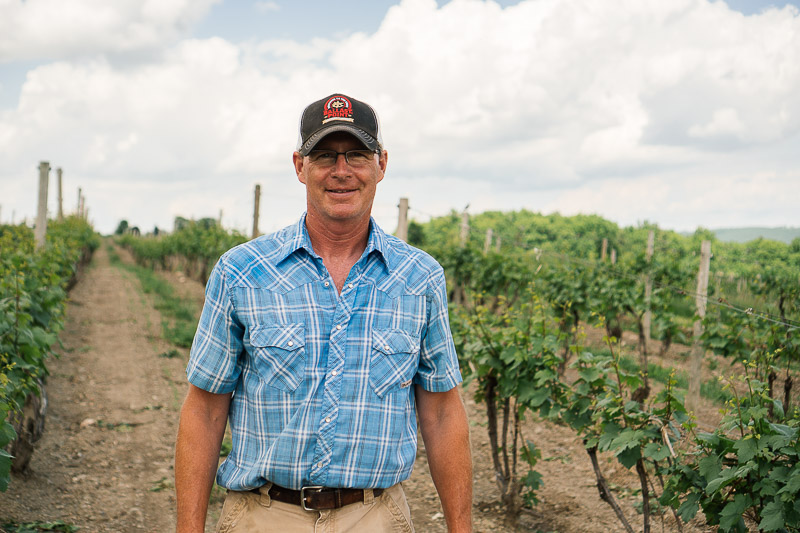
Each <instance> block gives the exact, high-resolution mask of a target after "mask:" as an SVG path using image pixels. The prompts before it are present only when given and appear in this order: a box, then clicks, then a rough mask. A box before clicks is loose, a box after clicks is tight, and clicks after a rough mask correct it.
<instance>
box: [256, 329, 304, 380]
mask: <svg viewBox="0 0 800 533" xmlns="http://www.w3.org/2000/svg"><path fill="white" fill-rule="evenodd" d="M250 344H251V346H252V347H253V365H254V366H255V368H256V371H257V372H258V374H259V375H260V376H261V379H263V380H264V381H265V382H266V383H267V385H270V386H272V387H275V388H278V389H281V390H285V391H288V392H292V391H294V390H295V389H296V388H297V387H298V386H299V385H300V383H301V382H302V381H303V377H304V374H305V370H306V350H305V345H306V330H305V326H304V325H303V324H277V325H272V326H255V327H253V328H252V329H251V330H250Z"/></svg>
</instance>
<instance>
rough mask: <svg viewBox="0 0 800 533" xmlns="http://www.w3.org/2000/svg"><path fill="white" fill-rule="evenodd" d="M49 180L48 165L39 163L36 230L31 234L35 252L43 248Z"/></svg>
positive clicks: (44, 162)
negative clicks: (34, 243)
mask: <svg viewBox="0 0 800 533" xmlns="http://www.w3.org/2000/svg"><path fill="white" fill-rule="evenodd" d="M49 178H50V163H48V162H47V161H42V162H41V163H39V206H38V209H37V210H36V230H35V231H34V234H33V236H34V241H35V242H36V249H37V250H38V249H40V248H42V247H43V246H44V242H45V236H46V235H47V185H48V181H49Z"/></svg>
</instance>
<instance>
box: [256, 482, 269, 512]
mask: <svg viewBox="0 0 800 533" xmlns="http://www.w3.org/2000/svg"><path fill="white" fill-rule="evenodd" d="M271 488H272V481H267V482H266V483H265V484H264V485H263V486H262V487H261V488H260V489H259V490H258V491H259V492H260V493H261V494H260V496H259V499H258V504H259V505H260V506H262V507H267V508H269V506H270V505H272V498H270V497H269V489H271Z"/></svg>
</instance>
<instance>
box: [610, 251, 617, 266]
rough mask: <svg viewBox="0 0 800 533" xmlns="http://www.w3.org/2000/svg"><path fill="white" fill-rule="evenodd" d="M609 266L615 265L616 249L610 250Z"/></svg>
mask: <svg viewBox="0 0 800 533" xmlns="http://www.w3.org/2000/svg"><path fill="white" fill-rule="evenodd" d="M611 264H612V265H616V264H617V249H616V248H612V249H611Z"/></svg>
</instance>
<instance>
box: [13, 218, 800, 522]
mask: <svg viewBox="0 0 800 533" xmlns="http://www.w3.org/2000/svg"><path fill="white" fill-rule="evenodd" d="M465 222H466V220H465V218H463V217H462V216H461V215H459V214H457V213H453V214H451V215H449V216H446V217H439V218H434V219H432V220H431V221H430V222H428V223H426V224H418V223H414V222H412V223H411V225H410V227H409V229H408V239H409V242H410V243H411V244H413V245H415V246H418V247H420V248H422V249H424V250H426V251H428V252H429V253H431V255H433V256H434V257H435V258H436V259H437V260H438V261H439V262H440V263H441V264H442V266H443V267H444V268H445V272H446V275H447V279H448V290H449V293H450V301H451V309H450V320H451V326H452V330H453V334H454V338H455V341H456V346H457V349H458V353H459V356H460V364H461V370H462V373H463V375H464V378H465V391H466V393H467V394H468V395H469V396H468V400H469V402H470V403H471V404H472V405H475V406H476V408H477V406H480V417H479V418H480V420H479V421H475V423H476V424H477V425H478V427H476V429H477V430H479V431H480V432H482V433H484V436H483V438H484V439H485V440H486V441H487V442H488V445H487V446H485V447H484V446H481V447H475V446H474V448H475V451H474V452H473V453H474V454H475V457H474V460H475V461H476V464H477V463H479V462H480V463H484V464H486V465H488V466H487V468H488V469H489V471H490V472H491V475H490V476H488V477H487V479H491V484H492V485H494V488H493V493H495V494H497V502H496V503H497V505H498V506H499V508H500V509H501V515H502V517H503V522H504V526H505V527H506V528H507V529H508V530H509V531H511V530H514V529H515V528H521V529H525V528H531V527H533V526H531V524H532V523H533V522H531V520H532V518H531V517H532V516H536V513H537V511H536V510H537V507H538V506H540V505H541V503H540V502H542V501H543V500H546V499H547V498H548V476H547V475H543V474H542V471H543V470H544V469H543V466H544V463H543V461H545V460H547V461H549V460H552V459H553V457H545V456H543V454H542V450H541V446H540V444H541V443H540V442H539V439H540V437H541V433H540V432H539V430H538V429H537V428H538V426H536V427H534V425H533V424H549V426H547V427H558V428H563V430H564V431H567V432H568V433H569V434H571V435H573V439H575V440H577V441H578V442H579V443H580V444H581V447H582V450H583V452H582V453H583V454H584V459H585V460H586V462H587V464H590V465H591V473H592V474H591V475H593V479H591V480H590V483H591V484H592V485H593V486H596V488H595V489H594V497H595V498H596V499H597V500H598V501H601V502H602V505H604V506H608V508H609V509H611V511H612V512H613V515H614V516H615V517H616V520H617V526H616V527H617V529H619V530H620V531H628V532H633V531H651V530H653V529H654V528H667V530H670V531H682V530H683V528H689V529H690V530H692V531H701V530H705V529H704V528H706V527H707V525H711V526H718V527H719V530H721V531H747V530H760V531H798V530H800V504H798V503H797V501H798V500H800V498H798V492H800V462H798V454H800V408H798V406H799V405H800V402H798V400H797V395H798V392H797V390H796V388H795V384H796V382H797V374H798V371H800V346H799V345H798V328H799V327H800V294H799V293H800V241H798V240H795V241H794V242H793V243H792V244H790V245H785V244H781V243H777V242H773V241H766V240H757V241H752V242H750V243H746V244H734V243H722V242H719V241H716V240H715V239H714V238H713V236H712V235H711V234H710V232H705V231H702V230H700V231H698V232H696V233H695V234H693V235H691V236H682V235H679V234H676V233H674V232H668V231H662V230H659V229H658V228H657V227H654V226H649V225H647V224H643V225H642V226H640V227H636V228H619V227H617V226H616V225H615V224H613V223H611V222H609V221H606V220H604V219H602V218H600V217H596V216H575V217H561V216H558V215H550V216H542V215H538V214H534V213H529V212H525V211H522V212H515V213H484V214H481V215H477V216H474V217H472V218H471V219H469V220H468V224H467V223H465ZM650 239H652V244H651V245H650V246H648V241H649V240H650ZM245 240H246V237H244V236H243V235H241V234H238V233H236V232H228V231H225V230H223V229H221V228H219V227H218V226H217V225H216V224H214V223H213V221H210V222H209V221H205V222H204V221H199V222H190V221H185V223H183V224H182V225H181V226H180V227H179V228H177V229H176V231H174V232H173V233H171V234H162V235H159V236H143V237H140V236H134V235H130V234H128V235H123V236H120V237H117V238H116V246H120V247H122V249H123V250H124V251H125V252H126V253H130V255H131V256H132V258H133V259H134V260H135V261H136V263H138V265H139V266H138V267H136V269H138V270H136V276H138V279H139V281H140V283H141V284H142V287H143V288H144V287H145V283H146V280H145V277H144V276H145V275H146V274H145V272H146V271H152V270H155V271H157V272H159V273H161V275H170V276H171V275H174V274H170V273H172V272H175V271H178V272H180V276H183V277H186V278H191V279H194V280H196V281H197V282H200V283H202V282H205V280H206V278H207V276H208V273H209V272H210V269H211V267H212V266H213V264H214V262H215V261H216V259H217V258H218V257H219V255H220V254H221V253H222V252H224V251H225V250H227V249H228V248H230V247H232V246H235V245H236V244H239V243H241V242H244V241H245ZM48 241H49V242H50V244H49V245H48V247H47V248H46V249H45V250H44V252H38V253H37V252H34V250H33V244H32V236H31V235H30V231H29V230H27V229H25V228H20V227H11V228H9V227H4V228H3V229H2V233H0V243H2V246H3V250H4V253H3V255H2V257H3V272H2V275H3V277H2V291H3V293H2V300H0V301H2V305H3V315H2V317H0V320H2V321H3V322H0V326H2V328H0V333H2V335H3V336H2V337H1V338H0V341H2V349H3V350H2V353H3V357H4V359H3V365H4V370H3V376H0V379H2V380H3V381H2V385H3V387H4V388H3V402H5V403H3V404H2V405H3V406H4V409H5V411H3V413H4V415H6V418H7V421H6V422H5V423H4V426H3V433H2V434H0V436H2V437H3V438H5V439H6V440H5V442H0V444H3V445H4V446H5V445H6V444H8V442H10V441H11V440H13V439H14V435H15V433H14V431H12V428H13V420H12V419H11V418H8V416H7V415H8V414H9V413H10V412H12V411H14V410H16V411H18V410H20V409H21V408H22V407H23V406H24V404H25V398H27V397H28V396H30V393H34V395H35V394H36V392H37V391H38V390H39V388H38V384H39V383H40V382H41V381H42V380H43V379H44V377H45V376H46V374H47V370H45V367H44V365H43V364H42V362H43V361H44V360H45V359H46V358H47V357H48V355H49V353H50V349H49V347H50V346H52V345H53V344H54V342H55V341H56V334H57V332H58V331H59V328H60V326H61V324H62V323H63V310H64V299H65V294H66V293H65V287H66V285H65V284H66V283H67V282H68V280H69V279H70V278H71V276H72V275H73V274H74V272H75V265H76V264H78V263H80V257H81V254H82V253H84V252H83V250H91V249H93V248H94V247H96V246H97V243H96V237H94V235H93V234H92V232H91V230H90V229H89V228H88V227H86V226H85V224H83V223H82V222H80V221H79V220H71V219H70V220H68V221H66V222H65V223H64V225H63V227H59V226H57V225H55V226H54V227H53V231H52V232H48ZM703 241H710V242H711V249H712V254H711V256H710V260H709V261H710V269H709V274H708V288H707V291H708V292H707V295H705V294H699V293H700V289H699V288H698V272H699V271H700V270H702V269H701V262H702V261H701V256H702V253H701V248H702V243H703ZM56 243H59V244H58V245H56ZM7 249H8V250H13V251H14V253H13V254H6V253H5V250H7ZM126 268H128V269H129V271H130V272H134V270H132V269H133V268H134V267H133V266H130V267H126ZM145 290H147V289H145ZM701 300H702V301H703V303H704V304H706V306H707V309H706V310H705V313H700V312H699V310H698V307H697V303H698V301H701ZM167 307H168V306H167V305H166V304H163V305H162V307H158V308H159V309H161V313H162V320H165V322H164V331H165V337H166V332H167V331H170V330H172V331H174V330H176V328H178V325H177V322H176V320H179V318H176V317H172V318H166V319H165V318H163V317H165V316H168V315H167V314H165V313H168V309H167ZM183 314H184V315H188V318H186V317H184V318H183V319H180V320H185V321H187V323H190V324H192V328H193V322H192V320H196V317H193V316H192V314H191V312H189V313H183ZM703 314H704V316H701V315H703ZM176 316H177V315H176ZM192 331H193V329H192ZM190 338H191V331H190V332H188V333H187V334H185V335H182V336H181V337H180V339H183V340H180V339H178V338H177V337H176V338H175V339H173V340H172V341H171V342H172V343H173V344H174V345H175V346H179V347H180V346H186V345H187V344H188V342H187V340H186V339H190ZM626 338H627V339H628V340H629V341H628V342H626V341H625V340H624V339H626ZM631 339H632V341H631ZM677 347H680V348H681V349H676V348H677ZM693 354H699V356H700V357H699V361H700V366H699V367H698V368H695V367H693V366H692V364H693V360H692V355H693ZM693 387H696V389H697V390H696V391H695V390H693ZM701 403H702V404H703V405H706V406H707V405H711V406H713V408H712V409H708V408H703V409H700V408H699V405H700V404H701ZM480 454H483V455H480ZM2 460H4V461H5V463H0V465H3V467H4V468H5V470H3V472H5V475H4V477H3V478H2V479H4V480H5V483H7V482H8V468H9V467H10V457H8V454H4V455H3V456H2ZM614 464H616V466H613V465H614ZM565 468H570V467H569V466H567V467H565ZM619 471H625V472H629V476H630V479H633V480H635V485H636V487H635V489H630V488H626V489H624V490H623V488H622V487H621V486H620V483H619V481H618V479H619V474H618V472H619ZM615 472H617V473H616V474H615ZM3 488H5V486H3ZM482 497H485V495H482ZM481 505H483V504H481ZM481 509H483V508H481ZM484 511H485V509H483V510H480V512H481V513H482V512H484ZM476 514H479V513H478V511H476ZM415 520H416V518H415ZM418 527H421V526H418ZM430 527H431V528H432V527H433V526H432V525H431V526H430ZM421 530H423V529H421ZM424 530H427V529H424ZM430 530H431V531H433V529H430Z"/></svg>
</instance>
